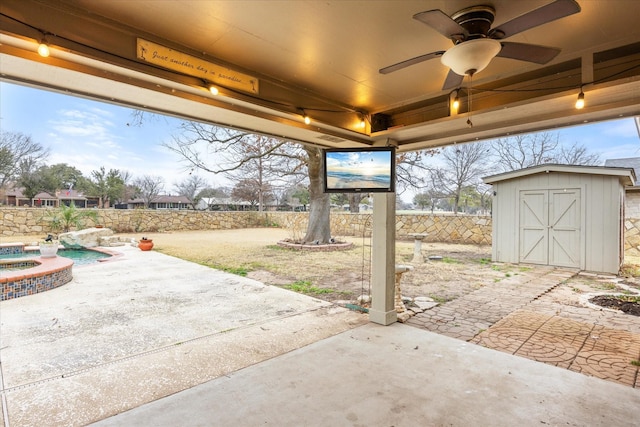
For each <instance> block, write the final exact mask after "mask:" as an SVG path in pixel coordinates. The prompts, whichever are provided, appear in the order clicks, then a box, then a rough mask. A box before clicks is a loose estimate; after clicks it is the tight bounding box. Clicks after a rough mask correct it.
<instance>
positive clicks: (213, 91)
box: [209, 85, 220, 95]
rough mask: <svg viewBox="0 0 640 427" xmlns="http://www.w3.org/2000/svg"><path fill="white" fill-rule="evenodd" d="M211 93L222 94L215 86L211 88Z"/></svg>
mask: <svg viewBox="0 0 640 427" xmlns="http://www.w3.org/2000/svg"><path fill="white" fill-rule="evenodd" d="M209 92H211V94H212V95H217V94H218V93H220V91H219V90H218V88H217V87H215V86H213V85H212V86H209Z"/></svg>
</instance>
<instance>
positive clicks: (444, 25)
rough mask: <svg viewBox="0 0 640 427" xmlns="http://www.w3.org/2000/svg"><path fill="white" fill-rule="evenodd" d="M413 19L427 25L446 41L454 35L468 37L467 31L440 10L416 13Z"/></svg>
mask: <svg viewBox="0 0 640 427" xmlns="http://www.w3.org/2000/svg"><path fill="white" fill-rule="evenodd" d="M413 19H416V20H418V21H420V22H422V23H423V24H427V25H428V26H430V27H431V28H433V29H434V30H436V31H437V32H439V33H440V34H442V35H443V36H445V37H446V38H448V39H450V38H451V36H453V35H456V34H462V35H464V38H466V36H468V35H469V33H468V32H467V30H465V29H464V28H463V27H462V26H460V24H458V23H457V22H456V21H454V20H453V19H451V18H450V17H449V15H447V14H446V13H444V12H443V11H441V10H440V9H435V10H427V11H425V12H420V13H416V14H415V15H413Z"/></svg>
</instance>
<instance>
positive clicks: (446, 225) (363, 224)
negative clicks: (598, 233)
mask: <svg viewBox="0 0 640 427" xmlns="http://www.w3.org/2000/svg"><path fill="white" fill-rule="evenodd" d="M44 212H45V209H43V208H14V207H3V208H0V237H1V236H14V235H38V234H40V235H43V234H45V233H48V232H50V231H51V230H50V229H49V228H48V225H47V222H46V220H44V219H43V218H44V217H46V215H44ZM98 218H99V219H98V222H99V224H100V225H103V226H104V227H108V228H111V229H112V230H114V231H115V232H116V233H124V232H126V233H140V234H141V237H142V235H143V234H144V233H149V232H166V231H185V230H223V229H236V228H248V227H282V228H285V229H287V230H289V231H290V233H291V236H290V237H291V238H293V239H300V238H302V237H304V234H305V231H306V228H307V218H308V213H306V212H261V213H259V212H212V211H191V210H184V211H171V210H139V209H136V210H128V209H104V210H103V209H99V210H98ZM371 220H372V216H371V214H370V213H361V214H351V213H347V212H332V213H331V231H332V233H333V235H334V236H335V237H340V236H363V235H364V236H369V235H370V234H371ZM88 225H93V224H88ZM625 229H626V234H625V236H626V240H625V255H627V256H640V249H639V248H640V218H627V219H626V221H625ZM396 233H397V236H398V238H400V239H411V236H410V234H411V233H426V234H427V237H426V238H425V240H424V241H425V242H455V243H468V244H486V245H490V244H491V217H488V216H471V215H444V214H434V215H431V214H399V215H397V216H396Z"/></svg>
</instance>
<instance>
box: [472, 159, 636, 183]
mask: <svg viewBox="0 0 640 427" xmlns="http://www.w3.org/2000/svg"><path fill="white" fill-rule="evenodd" d="M551 172H561V173H575V174H586V175H608V176H617V177H618V178H619V179H620V182H621V183H622V185H625V186H627V185H633V184H634V182H635V180H636V174H635V172H634V171H633V168H618V167H604V166H582V165H558V164H545V165H538V166H531V167H528V168H524V169H518V170H515V171H510V172H504V173H499V174H497V175H491V176H486V177H484V178H482V181H484V182H485V183H486V184H494V183H496V182H500V181H507V180H510V179H516V178H521V177H523V176H529V175H535V174H539V173H551Z"/></svg>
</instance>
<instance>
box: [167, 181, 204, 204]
mask: <svg viewBox="0 0 640 427" xmlns="http://www.w3.org/2000/svg"><path fill="white" fill-rule="evenodd" d="M207 185H208V184H207V181H206V180H205V179H204V178H202V177H200V176H198V175H195V174H191V175H189V177H188V178H186V179H184V180H183V181H181V182H177V183H175V184H173V186H174V188H175V189H176V192H177V193H178V195H180V196H184V197H186V198H187V199H189V202H191V207H192V208H194V209H195V208H196V205H197V204H198V202H199V201H200V199H202V196H201V195H200V193H201V192H202V190H204V189H205V188H207Z"/></svg>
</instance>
